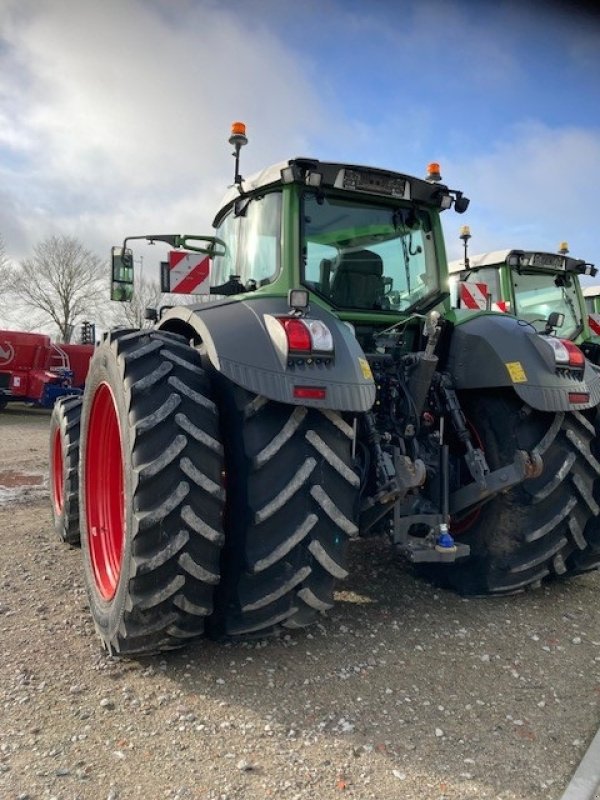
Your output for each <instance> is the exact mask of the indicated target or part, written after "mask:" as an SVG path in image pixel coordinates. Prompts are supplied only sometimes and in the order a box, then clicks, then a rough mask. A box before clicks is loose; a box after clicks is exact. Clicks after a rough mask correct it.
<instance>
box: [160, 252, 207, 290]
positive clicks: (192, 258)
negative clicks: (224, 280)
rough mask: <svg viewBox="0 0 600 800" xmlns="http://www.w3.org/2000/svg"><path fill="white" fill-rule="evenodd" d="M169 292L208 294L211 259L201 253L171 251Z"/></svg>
mask: <svg viewBox="0 0 600 800" xmlns="http://www.w3.org/2000/svg"><path fill="white" fill-rule="evenodd" d="M168 266H169V273H168V278H169V280H168V285H169V288H168V289H166V291H168V292H176V293H177V294H208V293H209V291H210V284H209V275H210V258H209V257H208V256H206V255H203V254H201V253H187V252H185V251H183V250H171V252H170V253H169V261H168Z"/></svg>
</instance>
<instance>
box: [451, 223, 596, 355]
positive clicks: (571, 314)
mask: <svg viewBox="0 0 600 800" xmlns="http://www.w3.org/2000/svg"><path fill="white" fill-rule="evenodd" d="M465 228H466V226H465ZM465 237H466V238H467V239H468V238H470V233H469V232H468V229H467V230H466V231H465V230H464V229H463V230H462V231H461V239H463V241H465V245H466V239H465ZM567 252H568V250H567V247H566V243H564V242H563V243H562V244H561V249H560V250H559V252H558V253H548V252H540V251H532V250H515V249H513V250H497V251H493V252H489V253H482V254H478V255H473V256H470V255H466V246H465V258H463V259H459V260H456V261H451V262H450V263H449V272H450V280H451V282H453V283H454V284H455V289H454V299H455V304H456V306H457V307H458V308H463V309H468V310H471V311H482V310H492V311H501V312H505V313H509V314H512V315H514V316H516V317H518V318H519V319H522V320H525V321H526V322H529V323H531V325H533V326H534V327H535V329H536V330H537V331H538V332H539V333H545V334H548V333H554V332H558V335H559V336H560V337H561V338H564V339H570V340H572V341H576V342H582V341H585V340H586V339H587V338H589V328H588V320H587V314H586V313H585V305H584V299H583V294H582V289H581V285H580V276H581V275H595V274H596V272H597V270H596V268H595V267H594V266H593V265H592V264H589V263H587V262H586V261H583V260H581V259H575V258H571V257H569V256H568V255H567Z"/></svg>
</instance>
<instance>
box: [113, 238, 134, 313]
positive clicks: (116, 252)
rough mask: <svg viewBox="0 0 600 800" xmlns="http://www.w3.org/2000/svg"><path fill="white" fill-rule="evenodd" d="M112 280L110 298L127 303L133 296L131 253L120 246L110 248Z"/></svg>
mask: <svg viewBox="0 0 600 800" xmlns="http://www.w3.org/2000/svg"><path fill="white" fill-rule="evenodd" d="M111 263H112V281H111V289H110V299H111V300H116V301H117V302H119V303H127V302H129V301H130V300H131V299H132V297H133V253H132V251H131V250H129V249H128V248H127V249H123V248H122V247H113V248H112V250H111Z"/></svg>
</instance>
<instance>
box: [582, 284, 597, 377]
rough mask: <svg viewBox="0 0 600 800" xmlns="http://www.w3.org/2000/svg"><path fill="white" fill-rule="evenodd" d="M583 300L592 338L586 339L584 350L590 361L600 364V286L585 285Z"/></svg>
mask: <svg viewBox="0 0 600 800" xmlns="http://www.w3.org/2000/svg"><path fill="white" fill-rule="evenodd" d="M583 300H584V302H585V310H586V312H587V321H588V326H589V329H590V338H589V339H587V340H586V341H585V343H584V345H583V347H582V350H583V351H584V353H585V354H586V356H587V357H588V358H589V359H590V361H593V362H594V364H600V286H584V287H583Z"/></svg>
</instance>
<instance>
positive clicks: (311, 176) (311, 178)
mask: <svg viewBox="0 0 600 800" xmlns="http://www.w3.org/2000/svg"><path fill="white" fill-rule="evenodd" d="M322 180H323V176H322V175H321V173H320V172H307V173H306V178H305V182H306V185H307V186H312V187H313V188H314V189H318V188H319V186H320V185H321V182H322Z"/></svg>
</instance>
